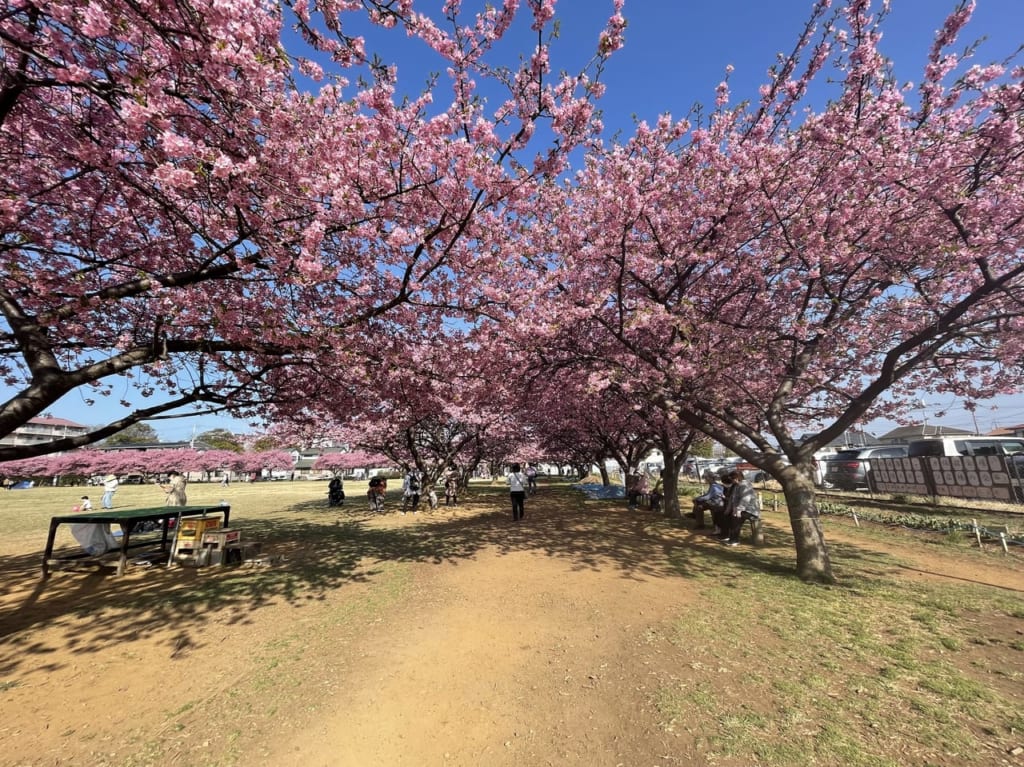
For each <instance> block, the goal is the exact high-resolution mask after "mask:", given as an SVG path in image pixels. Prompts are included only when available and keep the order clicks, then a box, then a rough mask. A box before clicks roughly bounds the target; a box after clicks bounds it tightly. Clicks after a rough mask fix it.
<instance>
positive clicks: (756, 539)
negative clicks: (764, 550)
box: [693, 509, 764, 546]
mask: <svg viewBox="0 0 1024 767" xmlns="http://www.w3.org/2000/svg"><path fill="white" fill-rule="evenodd" d="M704 511H705V509H697V512H696V514H694V515H693V519H694V522H695V524H694V529H695V530H701V529H703V528H704V527H705V524H704ZM747 523H748V524H749V525H750V542H751V543H753V544H754V545H755V546H760V545H762V544H763V543H764V522H762V521H761V517H750V518H749V519H747Z"/></svg>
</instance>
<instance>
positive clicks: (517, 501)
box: [507, 463, 527, 522]
mask: <svg viewBox="0 0 1024 767" xmlns="http://www.w3.org/2000/svg"><path fill="white" fill-rule="evenodd" d="M519 469H520V466H519V464H518V463H514V464H512V472H511V473H510V474H509V475H508V477H507V479H508V489H509V493H510V494H511V496H512V521H513V522H518V521H519V520H521V519H522V518H523V517H524V516H526V486H527V480H526V476H525V475H524V474H523V473H522V472H521V471H520V470H519Z"/></svg>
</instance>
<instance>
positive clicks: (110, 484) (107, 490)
mask: <svg viewBox="0 0 1024 767" xmlns="http://www.w3.org/2000/svg"><path fill="white" fill-rule="evenodd" d="M117 484H118V483H117V476H116V475H114V474H108V475H107V476H105V477H104V478H103V497H102V498H100V506H102V507H103V508H104V509H112V508H114V493H116V492H117Z"/></svg>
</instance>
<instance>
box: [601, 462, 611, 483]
mask: <svg viewBox="0 0 1024 767" xmlns="http://www.w3.org/2000/svg"><path fill="white" fill-rule="evenodd" d="M597 469H598V471H600V472H601V484H602V485H604V486H605V487H610V486H611V484H612V480H611V477H609V476H608V467H607V466H605V465H604V461H601V462H600V463H599V464H598V465H597Z"/></svg>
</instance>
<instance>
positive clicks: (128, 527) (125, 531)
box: [117, 522, 135, 575]
mask: <svg viewBox="0 0 1024 767" xmlns="http://www.w3.org/2000/svg"><path fill="white" fill-rule="evenodd" d="M120 525H121V558H120V559H118V560H117V574H118V575H124V571H125V570H126V569H127V568H128V540H129V539H130V538H131V535H132V528H133V527H135V523H134V522H121V523H120Z"/></svg>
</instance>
